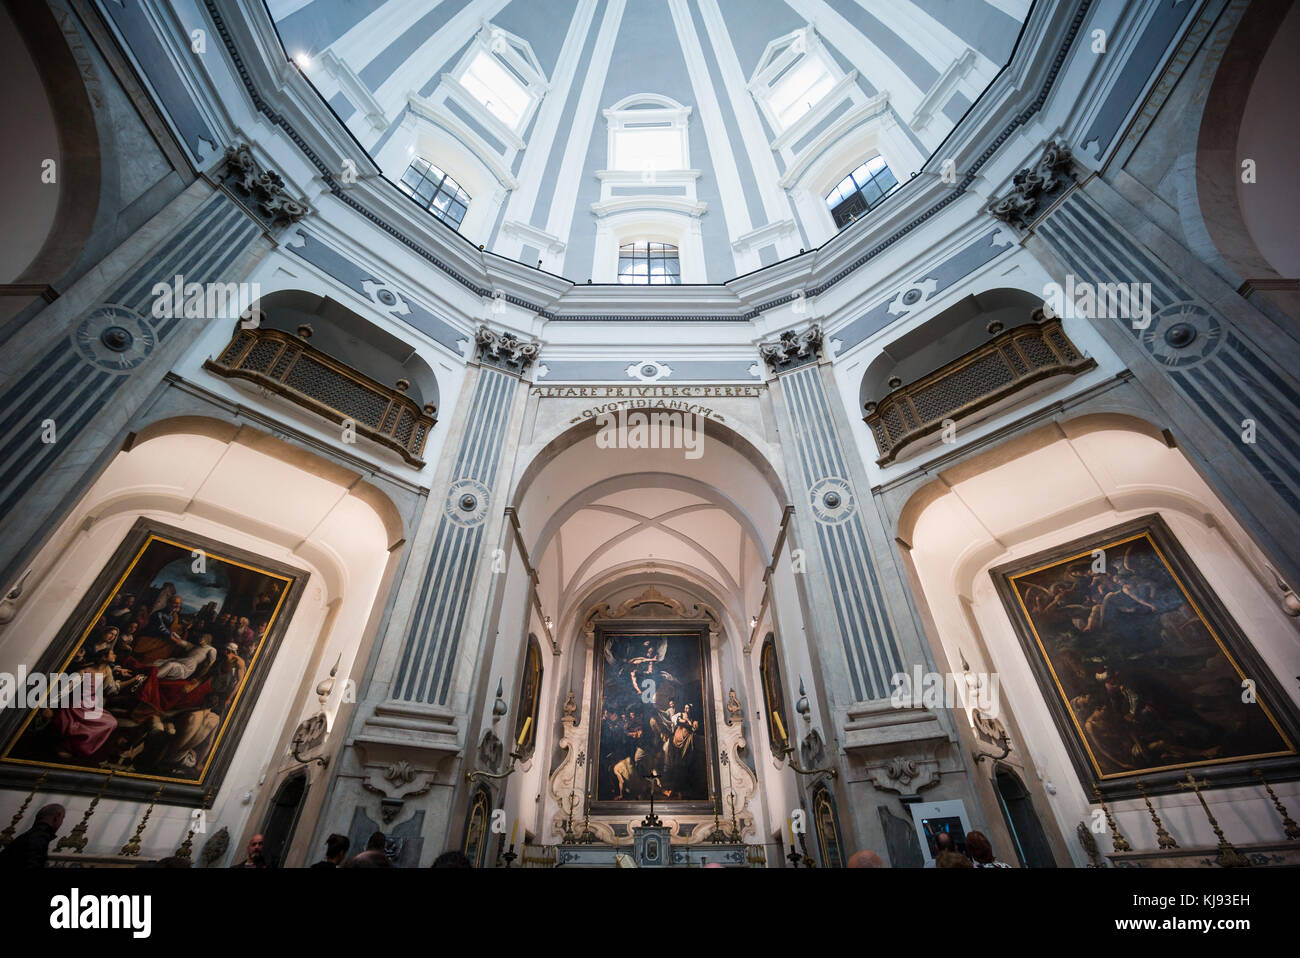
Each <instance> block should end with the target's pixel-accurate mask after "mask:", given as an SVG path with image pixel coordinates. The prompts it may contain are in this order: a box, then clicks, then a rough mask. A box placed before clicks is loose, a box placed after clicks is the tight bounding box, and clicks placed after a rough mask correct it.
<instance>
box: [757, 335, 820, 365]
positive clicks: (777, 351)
mask: <svg viewBox="0 0 1300 958" xmlns="http://www.w3.org/2000/svg"><path fill="white" fill-rule="evenodd" d="M758 354H759V355H760V356H762V357H763V361H764V362H765V363H767V365H768V367H769V368H771V370H772V372H785V371H786V370H789V369H794V368H796V367H798V366H803V365H805V364H806V363H815V362H817V361H818V360H819V359H821V355H822V330H821V327H820V326H818V325H817V324H816V323H813V324H812V325H811V326H809V327H807V328H806V329H804V330H803V331H802V332H795V331H794V330H793V329H787V330H786V331H785V332H783V333H782V334H781V335H780V336H778V337H777V338H776V339H773V340H769V341H768V342H765V343H759V344H758Z"/></svg>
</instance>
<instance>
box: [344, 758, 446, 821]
mask: <svg viewBox="0 0 1300 958" xmlns="http://www.w3.org/2000/svg"><path fill="white" fill-rule="evenodd" d="M436 779H437V776H436V775H435V774H434V773H433V772H432V771H429V770H428V769H421V768H417V767H416V766H414V765H412V764H411V763H410V762H409V761H407V760H406V759H398V760H397V761H394V762H389V763H388V764H385V765H367V766H366V777H365V778H364V779H363V780H362V782H361V787H362V788H364V789H365V790H366V791H367V792H370V793H371V794H372V795H378V796H379V810H380V816H381V817H382V818H383V821H384V824H385V825H387V824H389V823H391V822H392V821H393V819H394V818H396V817H397V813H398V812H399V811H401V809H402V805H403V804H405V803H406V802H407V801H408V800H409V799H412V798H418V797H419V796H421V795H424V794H425V793H426V792H428V791H429V790H430V789H431V788H433V786H434V783H435V781H436Z"/></svg>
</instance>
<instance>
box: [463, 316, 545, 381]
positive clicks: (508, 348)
mask: <svg viewBox="0 0 1300 958" xmlns="http://www.w3.org/2000/svg"><path fill="white" fill-rule="evenodd" d="M474 339H475V342H477V344H478V358H479V362H482V363H486V364H488V365H490V366H497V367H499V368H501V369H504V370H506V371H507V372H512V373H518V374H522V373H523V372H524V370H526V369H527V368H528V367H529V366H530V365H532V363H533V361H534V360H536V359H537V356H538V354H539V353H541V351H542V345H541V343H539V342H537V341H536V340H532V339H523V338H521V337H519V336H516V335H515V334H514V333H507V332H497V331H496V330H494V329H492V328H491V327H490V326H480V327H479V328H478V332H477V333H475V334H474Z"/></svg>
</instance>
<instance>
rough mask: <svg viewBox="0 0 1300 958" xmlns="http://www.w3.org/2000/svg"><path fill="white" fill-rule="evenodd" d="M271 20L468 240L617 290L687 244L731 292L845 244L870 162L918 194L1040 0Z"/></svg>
mask: <svg viewBox="0 0 1300 958" xmlns="http://www.w3.org/2000/svg"><path fill="white" fill-rule="evenodd" d="M268 9H269V11H270V13H271V16H272V18H273V20H274V21H275V23H276V26H277V28H278V30H279V32H280V36H281V39H282V41H283V43H284V47H285V52H286V54H287V55H288V56H290V57H291V58H293V59H294V60H295V62H297V63H298V64H299V66H300V67H301V69H302V70H303V72H304V74H305V75H306V76H307V77H308V78H309V79H310V80H311V81H312V82H313V84H315V85H316V87H317V89H318V90H319V91H320V93H321V95H322V96H323V97H325V98H326V100H327V101H328V102H329V104H330V105H331V107H332V108H333V109H334V110H335V112H336V113H337V114H338V116H339V118H340V119H341V120H342V121H343V122H344V123H345V124H346V125H347V126H348V128H349V129H350V130H351V132H352V133H353V135H354V136H355V137H356V139H357V140H358V142H359V143H360V144H361V146H362V147H364V148H365V149H366V150H367V151H369V153H370V154H371V156H373V157H374V158H375V160H376V162H377V163H378V164H379V166H380V168H381V169H382V170H383V172H384V174H385V175H386V176H388V177H390V178H392V179H393V180H395V181H397V180H400V179H401V178H402V176H403V174H404V173H406V171H407V167H408V165H409V164H410V162H411V160H412V158H413V157H415V156H417V155H418V156H423V157H424V158H425V159H427V160H429V161H430V162H431V163H433V164H435V166H436V167H437V168H438V169H440V170H442V171H444V172H445V173H447V174H449V175H450V176H451V177H452V178H453V180H455V181H456V184H457V185H458V186H459V187H460V188H461V190H462V192H463V193H464V194H467V195H468V197H469V202H468V212H466V213H464V214H463V215H462V214H461V212H460V210H459V208H457V207H455V206H454V202H455V201H454V199H451V200H448V199H447V198H446V196H444V197H443V198H440V199H439V200H438V202H439V203H443V204H446V203H452V204H453V207H452V208H453V211H454V214H455V215H454V216H453V219H454V218H455V216H460V217H461V220H460V222H458V223H453V224H452V225H454V226H457V227H458V228H459V231H460V232H461V233H462V235H464V236H465V237H466V238H467V239H468V240H470V241H471V242H473V243H475V244H479V243H481V244H483V245H484V246H485V247H486V248H487V249H489V250H493V251H494V252H497V253H500V254H501V255H504V256H508V257H510V258H512V259H517V260H520V261H522V262H525V263H527V264H528V265H537V264H539V263H540V264H542V265H543V266H544V267H545V268H547V269H549V270H552V271H553V272H557V273H561V274H563V275H565V276H568V277H569V278H570V279H574V280H576V281H578V282H582V281H584V280H585V279H586V278H588V277H592V278H594V279H595V281H596V282H613V281H615V276H614V272H615V270H616V268H617V261H616V258H617V247H618V245H619V244H621V243H623V242H625V241H627V240H628V239H629V238H637V239H647V240H655V239H657V240H659V241H661V242H672V243H674V244H675V245H679V246H680V247H681V251H682V252H681V256H682V263H681V276H682V281H683V282H721V281H724V280H726V279H729V278H730V277H732V276H735V275H737V274H739V273H743V272H748V271H749V270H751V269H755V268H758V267H760V266H764V265H768V264H770V263H771V262H775V261H776V260H778V259H783V258H785V257H786V256H790V255H794V254H796V253H798V251H799V250H800V249H803V248H812V247H814V246H818V245H820V244H821V243H823V242H825V241H826V239H828V238H829V237H830V236H832V235H834V233H835V232H836V231H837V229H838V228H839V225H838V224H836V222H835V221H834V219H833V218H832V216H831V214H830V210H829V208H828V204H827V201H826V196H827V195H828V194H829V193H830V192H831V191H832V190H834V189H835V188H836V186H837V185H838V184H841V183H843V182H844V178H845V177H846V176H847V175H848V174H850V173H851V172H852V171H854V170H855V169H858V168H859V167H860V166H861V164H862V163H863V161H865V160H868V159H870V158H871V157H872V156H875V155H880V156H882V157H884V158H885V159H886V160H887V161H888V163H889V166H890V168H891V170H892V171H893V173H894V174H895V176H896V179H897V180H898V181H899V182H906V180H907V179H908V178H909V177H910V175H911V174H912V173H913V172H915V171H916V170H918V169H919V168H920V167H921V165H922V163H923V162H924V161H925V159H926V158H928V157H929V156H930V155H931V154H932V153H933V152H934V151H935V150H936V149H937V148H938V147H939V145H940V144H941V143H942V141H943V139H944V137H945V136H947V134H948V133H949V132H950V131H951V129H952V128H953V126H954V125H955V124H956V122H957V121H959V120H960V118H961V117H962V116H963V114H964V113H965V112H966V111H967V110H968V109H969V108H970V106H971V103H972V102H973V101H974V100H975V99H976V98H978V96H979V95H980V93H981V92H982V91H983V90H984V89H985V88H986V87H987V86H988V84H989V83H990V82H991V80H992V79H993V77H994V76H995V75H996V74H997V72H998V71H999V70H1000V69H1001V68H1002V66H1003V65H1004V64H1005V63H1006V62H1007V60H1008V58H1009V56H1010V54H1011V51H1012V49H1013V47H1014V45H1015V43H1016V39H1017V37H1018V35H1019V32H1020V29H1021V24H1022V22H1023V20H1024V18H1025V16H1026V15H1027V12H1028V9H1029V0H268ZM479 53H483V54H484V55H485V56H484V58H483V59H478V54H479ZM476 59H477V60H478V62H477V65H476ZM503 76H504V77H506V78H507V79H505V80H502V77H503ZM494 84H495V86H494ZM507 88H508V89H507ZM485 101H490V102H487V104H486V108H485V107H484V103H485ZM637 111H642V112H639V113H638V112H637ZM627 124H631V125H632V126H634V127H635V126H637V125H638V124H640V125H641V126H643V127H654V128H658V129H660V130H661V131H668V130H674V131H680V130H684V131H685V144H684V145H683V152H682V156H681V159H680V161H678V160H677V159H676V157H675V155H674V153H673V151H674V150H675V149H676V147H675V145H674V143H675V141H672V142H669V141H668V140H664V139H663V138H661V139H659V140H656V141H655V142H654V144H653V146H651V145H650V141H649V140H643V141H641V142H639V143H637V144H633V143H632V141H631V140H629V141H628V146H627V147H626V156H624V157H616V156H615V155H614V153H613V151H612V150H611V148H610V146H609V140H610V130H611V129H615V128H622V127H625V126H626V125H627ZM620 149H623V148H622V147H620ZM434 188H435V186H434V185H427V184H426V191H427V192H426V195H425V203H426V205H427V203H428V201H429V195H428V194H429V193H431V192H432V190H434ZM448 195H450V194H448Z"/></svg>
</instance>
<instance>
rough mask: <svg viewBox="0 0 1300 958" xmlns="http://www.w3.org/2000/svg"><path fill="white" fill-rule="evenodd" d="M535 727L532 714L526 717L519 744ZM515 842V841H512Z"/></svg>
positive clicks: (522, 745)
mask: <svg viewBox="0 0 1300 958" xmlns="http://www.w3.org/2000/svg"><path fill="white" fill-rule="evenodd" d="M532 727H533V717H532V716H531V715H530V716H528V717H527V718H526V719H524V727H523V728H522V729H520V730H519V741H518V743H517V744H518V746H519V747H520V748H523V747H524V742H525V741H527V740H528V730H529V729H530V728H532ZM512 844H513V843H512Z"/></svg>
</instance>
